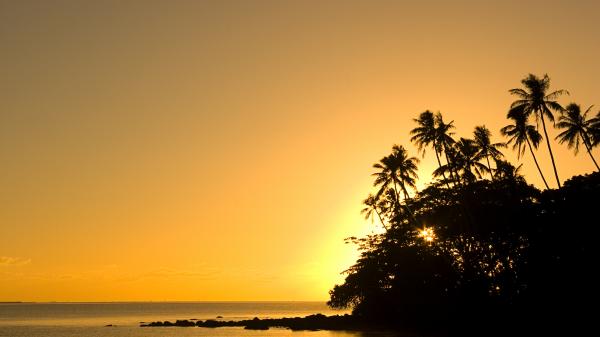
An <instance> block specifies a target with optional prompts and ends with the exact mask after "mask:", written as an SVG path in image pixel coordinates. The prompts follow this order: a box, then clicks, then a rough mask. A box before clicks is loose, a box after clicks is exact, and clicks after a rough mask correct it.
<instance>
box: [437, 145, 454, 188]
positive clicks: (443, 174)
mask: <svg viewBox="0 0 600 337" xmlns="http://www.w3.org/2000/svg"><path fill="white" fill-rule="evenodd" d="M433 152H435V159H437V162H438V167H439V168H441V167H442V162H441V161H440V155H439V153H438V150H437V146H436V143H435V140H434V141H433ZM442 177H444V181H445V182H446V187H448V189H450V183H449V182H448V178H446V173H445V172H443V171H442Z"/></svg>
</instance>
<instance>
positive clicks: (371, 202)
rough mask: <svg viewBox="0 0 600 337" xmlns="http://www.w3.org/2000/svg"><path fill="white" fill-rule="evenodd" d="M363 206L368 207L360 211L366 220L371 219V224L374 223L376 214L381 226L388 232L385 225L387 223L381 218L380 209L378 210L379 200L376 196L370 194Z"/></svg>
mask: <svg viewBox="0 0 600 337" xmlns="http://www.w3.org/2000/svg"><path fill="white" fill-rule="evenodd" d="M363 204H364V205H365V206H366V207H365V208H363V209H362V210H361V211H360V213H361V214H364V215H365V220H368V219H369V218H371V222H373V214H376V215H377V217H378V218H379V221H380V222H381V225H382V226H383V228H385V229H386V230H387V229H388V228H387V226H386V225H385V222H383V219H382V218H381V213H380V212H379V209H378V203H377V198H376V197H375V196H374V195H372V194H369V196H368V197H367V198H366V199H365V200H363Z"/></svg>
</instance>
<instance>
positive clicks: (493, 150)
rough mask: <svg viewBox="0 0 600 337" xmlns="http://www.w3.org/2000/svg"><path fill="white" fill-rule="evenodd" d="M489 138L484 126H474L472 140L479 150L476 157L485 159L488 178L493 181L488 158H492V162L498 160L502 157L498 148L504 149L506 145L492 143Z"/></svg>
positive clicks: (489, 134) (489, 132) (489, 133)
mask: <svg viewBox="0 0 600 337" xmlns="http://www.w3.org/2000/svg"><path fill="white" fill-rule="evenodd" d="M491 136H492V133H491V131H490V130H489V129H488V128H486V127H485V125H482V126H476V127H475V131H474V132H473V140H474V141H475V144H476V145H477V147H478V148H479V152H478V153H477V155H478V156H479V157H482V158H485V160H486V162H487V166H488V170H489V172H490V177H491V178H492V180H494V176H493V175H492V166H491V165H490V157H492V159H494V160H498V159H500V157H502V156H503V155H502V152H500V150H498V148H499V147H506V144H504V143H492V141H491V140H490V138H491Z"/></svg>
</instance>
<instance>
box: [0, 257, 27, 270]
mask: <svg viewBox="0 0 600 337" xmlns="http://www.w3.org/2000/svg"><path fill="white" fill-rule="evenodd" d="M30 262H31V259H26V258H22V257H10V256H0V267H5V266H23V265H26V264H29V263H30Z"/></svg>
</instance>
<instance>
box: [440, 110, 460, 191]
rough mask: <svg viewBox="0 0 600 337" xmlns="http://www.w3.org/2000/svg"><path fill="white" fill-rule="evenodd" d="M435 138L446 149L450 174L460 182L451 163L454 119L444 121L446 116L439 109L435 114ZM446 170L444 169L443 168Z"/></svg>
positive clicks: (445, 154) (445, 153)
mask: <svg viewBox="0 0 600 337" xmlns="http://www.w3.org/2000/svg"><path fill="white" fill-rule="evenodd" d="M434 118H435V140H436V144H439V145H438V146H439V147H440V148H441V149H443V150H444V156H445V157H446V165H447V167H448V168H449V169H450V170H449V172H450V176H451V177H452V179H454V181H455V182H457V183H460V179H458V175H457V174H455V171H454V169H453V167H452V165H451V163H450V158H449V156H450V152H451V151H452V146H453V145H454V143H455V141H454V138H452V135H454V132H452V131H451V130H452V129H454V121H450V122H449V123H446V122H444V118H443V116H442V114H441V113H440V112H439V111H438V112H437V113H436V114H435V116H434ZM441 171H442V172H444V170H441Z"/></svg>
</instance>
